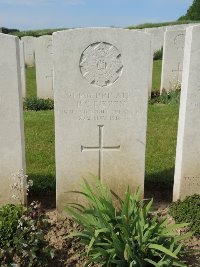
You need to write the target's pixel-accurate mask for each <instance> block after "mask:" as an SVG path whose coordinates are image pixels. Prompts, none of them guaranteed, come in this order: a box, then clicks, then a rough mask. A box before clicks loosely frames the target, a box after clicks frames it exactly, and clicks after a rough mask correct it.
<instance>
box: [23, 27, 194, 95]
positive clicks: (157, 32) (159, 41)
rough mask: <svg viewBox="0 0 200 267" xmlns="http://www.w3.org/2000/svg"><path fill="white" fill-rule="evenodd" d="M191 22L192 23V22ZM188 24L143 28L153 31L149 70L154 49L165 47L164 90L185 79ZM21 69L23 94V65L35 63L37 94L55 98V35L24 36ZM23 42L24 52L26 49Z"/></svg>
mask: <svg viewBox="0 0 200 267" xmlns="http://www.w3.org/2000/svg"><path fill="white" fill-rule="evenodd" d="M190 25H191V24H190ZM188 26H189V24H182V25H174V26H166V27H158V28H148V29H144V30H142V31H144V32H146V33H149V34H150V35H151V47H152V51H151V52H152V53H151V59H152V63H151V65H150V72H151V73H152V71H153V53H154V52H156V51H157V50H159V49H161V48H162V47H163V48H164V49H163V63H162V77H161V93H162V92H163V91H167V92H169V91H171V90H176V89H177V88H178V86H179V87H180V85H181V82H182V70H183V54H184V53H183V52H184V46H185V32H186V28H187V27H188ZM20 46H21V70H22V85H23V87H22V88H23V90H22V96H23V97H25V96H26V88H25V69H24V66H25V64H26V66H28V67H33V66H34V65H36V84H37V96H38V97H39V98H50V99H53V97H54V93H53V61H52V60H53V57H52V56H53V54H52V37H51V36H42V37H39V38H35V37H31V36H25V37H22V39H21V42H20ZM23 46H24V52H23ZM151 90H152V76H150V80H149V96H151Z"/></svg>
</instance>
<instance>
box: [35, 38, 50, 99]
mask: <svg viewBox="0 0 200 267" xmlns="http://www.w3.org/2000/svg"><path fill="white" fill-rule="evenodd" d="M52 53H53V52H52V36H41V37H39V38H37V39H36V40H35V65H36V82H37V96H38V97H39V98H51V99H53V97H54V95H53V57H52Z"/></svg>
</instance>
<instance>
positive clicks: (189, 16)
mask: <svg viewBox="0 0 200 267" xmlns="http://www.w3.org/2000/svg"><path fill="white" fill-rule="evenodd" d="M178 20H200V0H194V1H193V4H192V5H191V6H190V7H189V9H188V10H187V13H186V15H184V16H182V17H180V18H179V19H178Z"/></svg>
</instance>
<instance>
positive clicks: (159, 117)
mask: <svg viewBox="0 0 200 267" xmlns="http://www.w3.org/2000/svg"><path fill="white" fill-rule="evenodd" d="M178 112H179V105H177V104H176V105H170V104H168V105H164V104H155V105H149V110H148V127H147V147H146V182H147V183H149V182H156V183H157V182H158V183H161V184H169V183H168V182H171V183H172V182H173V176H174V164H175V150H176V138H177V125H178Z"/></svg>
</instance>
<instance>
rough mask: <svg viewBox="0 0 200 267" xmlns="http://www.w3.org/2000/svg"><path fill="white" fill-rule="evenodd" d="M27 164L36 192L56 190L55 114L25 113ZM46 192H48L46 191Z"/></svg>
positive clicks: (50, 112) (49, 112) (46, 112)
mask: <svg viewBox="0 0 200 267" xmlns="http://www.w3.org/2000/svg"><path fill="white" fill-rule="evenodd" d="M24 120H25V147H26V164H27V174H28V176H29V179H32V180H33V181H34V183H35V185H34V187H33V189H34V191H37V190H39V191H44V189H45V187H46V186H47V188H46V189H48V190H50V191H51V190H52V189H55V152H54V147H55V145H54V140H55V136H54V112H53V111H38V112H35V111H25V112H24ZM45 191H46V190H45Z"/></svg>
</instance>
